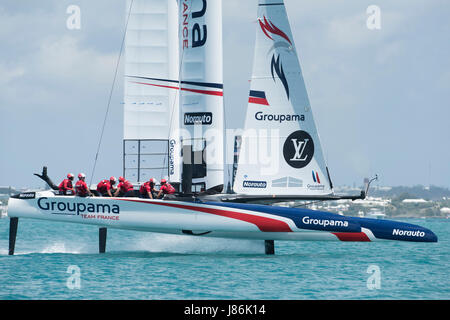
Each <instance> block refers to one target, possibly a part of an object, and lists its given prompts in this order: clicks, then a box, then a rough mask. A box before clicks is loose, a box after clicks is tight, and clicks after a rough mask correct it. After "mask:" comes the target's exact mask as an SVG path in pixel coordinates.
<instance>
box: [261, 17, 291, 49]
mask: <svg viewBox="0 0 450 320" xmlns="http://www.w3.org/2000/svg"><path fill="white" fill-rule="evenodd" d="M263 19H264V22H262V21H261V19H259V26H260V27H261V30H262V31H263V32H264V34H265V35H266V36H267V37H268V38H269V39H271V40H273V38H272V37H271V36H270V35H269V33H272V34H276V35H278V36H280V37H282V38H284V39H285V40H286V41H287V42H289V44H290V45H292V42H291V40H290V39H289V37H288V36H287V35H286V34H285V33H284V32H283V31H281V30H280V29H279V28H277V26H275V25H274V24H273V23H272V22H271V21H270V20H267V19H266V17H265V16H264V17H263Z"/></svg>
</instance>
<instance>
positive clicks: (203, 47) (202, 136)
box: [179, 0, 224, 190]
mask: <svg viewBox="0 0 450 320" xmlns="http://www.w3.org/2000/svg"><path fill="white" fill-rule="evenodd" d="M179 20H180V30H179V34H180V63H181V80H182V81H181V83H180V85H181V93H180V96H181V97H180V123H181V126H182V128H183V129H184V130H183V132H184V133H183V146H189V145H190V146H192V151H193V152H194V153H196V155H199V154H200V157H198V156H193V157H190V158H191V160H192V162H194V171H195V172H194V175H193V177H194V179H193V184H194V185H196V184H197V185H201V186H202V187H201V189H205V190H207V189H210V188H217V187H218V186H222V187H223V180H224V175H223V172H224V171H223V169H224V156H223V130H224V128H223V70H222V64H223V63H222V1H221V0H180V2H179ZM201 155H203V157H202V156H201ZM183 158H184V161H186V158H187V157H186V155H183ZM202 158H203V160H202ZM202 163H203V169H204V172H203V173H202V172H200V171H202V169H200V170H198V168H202ZM205 166H206V168H205Z"/></svg>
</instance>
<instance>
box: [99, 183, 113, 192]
mask: <svg viewBox="0 0 450 320" xmlns="http://www.w3.org/2000/svg"><path fill="white" fill-rule="evenodd" d="M110 189H111V184H110V183H109V181H108V180H102V181H100V182H99V183H98V184H97V191H98V192H100V193H106V192H108V190H110Z"/></svg>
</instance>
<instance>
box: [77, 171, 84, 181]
mask: <svg viewBox="0 0 450 320" xmlns="http://www.w3.org/2000/svg"><path fill="white" fill-rule="evenodd" d="M84 178H86V175H85V174H84V173H80V174H78V179H80V180H81V179H84Z"/></svg>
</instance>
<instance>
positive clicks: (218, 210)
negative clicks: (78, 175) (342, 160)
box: [8, 191, 437, 242]
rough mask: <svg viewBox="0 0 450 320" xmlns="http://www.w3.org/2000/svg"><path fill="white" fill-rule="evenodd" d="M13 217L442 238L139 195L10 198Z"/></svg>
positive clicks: (177, 229) (214, 231) (206, 231)
mask: <svg viewBox="0 0 450 320" xmlns="http://www.w3.org/2000/svg"><path fill="white" fill-rule="evenodd" d="M8 216H9V217H11V218H33V219H41V220H51V221H60V222H71V223H82V224H89V225H97V226H99V227H106V228H116V229H126V230H135V231H146V232H158V233H169V234H184V235H191V236H203V237H221V238H237V239H261V240H294V241H318V240H328V241H333V240H334V241H336V240H337V241H375V240H380V239H385V240H405V241H418V242H435V241H437V237H436V235H434V233H433V232H431V231H430V230H428V229H426V228H423V227H420V226H416V225H412V224H407V223H403V222H395V221H388V220H376V219H361V218H353V217H343V216H340V215H337V214H332V213H328V212H321V211H313V210H308V209H298V208H282V207H272V206H264V205H248V204H224V203H219V202H217V203H216V202H214V203H210V202H208V203H205V202H186V201H171V200H150V199H140V198H100V197H93V198H81V197H73V196H55V195H54V194H53V193H52V192H48V191H47V192H36V193H26V194H23V195H21V196H19V197H18V198H11V199H10V200H9V206H8Z"/></svg>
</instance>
